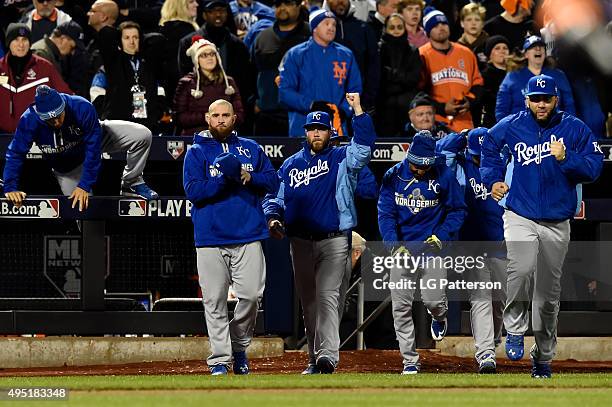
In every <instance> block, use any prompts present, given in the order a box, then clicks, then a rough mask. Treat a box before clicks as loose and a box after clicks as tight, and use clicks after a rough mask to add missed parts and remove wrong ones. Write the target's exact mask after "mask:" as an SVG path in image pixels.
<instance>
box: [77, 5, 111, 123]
mask: <svg viewBox="0 0 612 407" xmlns="http://www.w3.org/2000/svg"><path fill="white" fill-rule="evenodd" d="M118 16H119V7H117V3H115V2H114V1H112V0H96V2H95V3H94V4H92V5H91V8H90V9H89V12H88V13H87V17H88V18H89V19H88V21H87V24H88V25H89V26H90V27H91V28H93V30H94V33H93V36H92V39H91V40H90V41H89V43H88V44H87V47H86V48H85V50H86V55H87V69H86V73H85V81H86V83H88V84H90V83H92V79H93V77H94V75H96V73H97V72H98V71H99V69H100V67H101V66H102V64H103V61H102V54H101V53H100V45H99V44H100V41H99V39H98V32H100V30H101V29H102V28H104V27H106V26H110V27H113V26H115V23H116V22H117V18H118ZM96 96H98V95H96ZM94 99H95V97H94V96H93V95H92V96H91V99H90V100H91V101H92V102H93V101H94ZM99 113H100V111H98V114H99Z"/></svg>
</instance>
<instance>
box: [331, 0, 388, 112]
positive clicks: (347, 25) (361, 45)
mask: <svg viewBox="0 0 612 407" xmlns="http://www.w3.org/2000/svg"><path fill="white" fill-rule="evenodd" d="M327 5H328V7H329V10H330V11H333V13H334V14H335V15H336V38H335V39H334V41H336V42H337V43H339V44H341V45H344V46H345V47H347V48H348V49H350V50H351V51H353V55H354V56H355V60H356V61H357V65H359V72H360V73H361V80H362V83H363V93H362V95H361V103H362V106H364V108H365V109H366V110H368V111H371V110H372V108H373V107H374V106H375V104H376V97H377V94H378V85H379V83H380V65H379V61H380V57H379V54H378V40H379V39H380V37H377V33H376V32H375V31H374V29H373V28H372V26H370V25H369V24H367V23H366V22H364V21H361V20H358V19H357V18H356V17H355V15H354V14H355V6H353V5H352V4H351V3H350V2H349V0H327Z"/></svg>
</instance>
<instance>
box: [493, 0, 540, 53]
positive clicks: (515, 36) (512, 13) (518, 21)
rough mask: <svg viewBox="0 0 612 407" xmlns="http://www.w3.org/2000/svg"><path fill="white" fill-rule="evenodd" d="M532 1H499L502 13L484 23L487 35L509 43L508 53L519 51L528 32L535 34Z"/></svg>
mask: <svg viewBox="0 0 612 407" xmlns="http://www.w3.org/2000/svg"><path fill="white" fill-rule="evenodd" d="M533 3H534V2H533V0H501V1H500V4H501V5H502V7H503V8H504V11H503V12H502V13H501V14H500V15H498V16H495V17H493V18H492V19H490V20H489V21H487V22H486V23H485V26H484V30H485V31H486V32H487V34H489V35H503V36H504V37H506V38H507V39H508V41H509V42H510V52H513V51H514V50H515V49H520V47H521V45H522V44H523V41H524V40H525V36H526V35H527V33H528V32H532V33H533V32H535V31H534V29H533V20H532V19H531V18H530V17H531V9H532V7H533Z"/></svg>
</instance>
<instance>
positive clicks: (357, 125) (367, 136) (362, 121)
mask: <svg viewBox="0 0 612 407" xmlns="http://www.w3.org/2000/svg"><path fill="white" fill-rule="evenodd" d="M353 133H354V135H353V138H352V139H351V142H350V144H349V145H348V146H347V147H346V159H347V160H346V164H347V167H348V168H349V169H352V170H360V169H361V168H363V167H365V166H366V165H367V164H368V162H369V161H370V158H371V157H372V148H373V146H374V143H375V142H376V131H375V130H374V123H372V118H371V117H370V116H369V115H368V114H367V113H362V114H360V115H359V116H355V117H353Z"/></svg>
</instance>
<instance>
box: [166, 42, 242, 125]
mask: <svg viewBox="0 0 612 407" xmlns="http://www.w3.org/2000/svg"><path fill="white" fill-rule="evenodd" d="M187 55H188V56H189V57H191V59H192V60H193V65H194V72H192V73H190V74H188V75H186V76H184V77H183V78H181V80H180V81H179V83H178V87H177V89H176V95H175V97H174V109H175V114H176V123H177V126H178V127H179V128H181V129H182V131H183V133H182V134H184V135H193V134H195V133H199V132H200V131H202V130H206V129H208V124H207V122H206V117H205V115H206V113H207V112H208V108H209V107H210V105H211V104H212V103H213V102H214V101H216V100H219V99H223V100H226V101H228V102H230V103H231V104H232V107H233V110H234V114H235V115H236V124H239V123H241V122H242V121H243V120H244V110H243V109H242V101H241V100H240V93H239V91H238V87H237V86H236V83H235V82H234V79H233V78H231V77H228V76H227V75H226V74H225V70H224V69H223V65H221V57H220V56H219V51H218V50H217V47H215V44H213V43H212V42H210V41H208V40H205V39H203V38H202V37H200V36H194V37H193V44H192V45H191V47H190V48H189V49H188V50H187Z"/></svg>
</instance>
